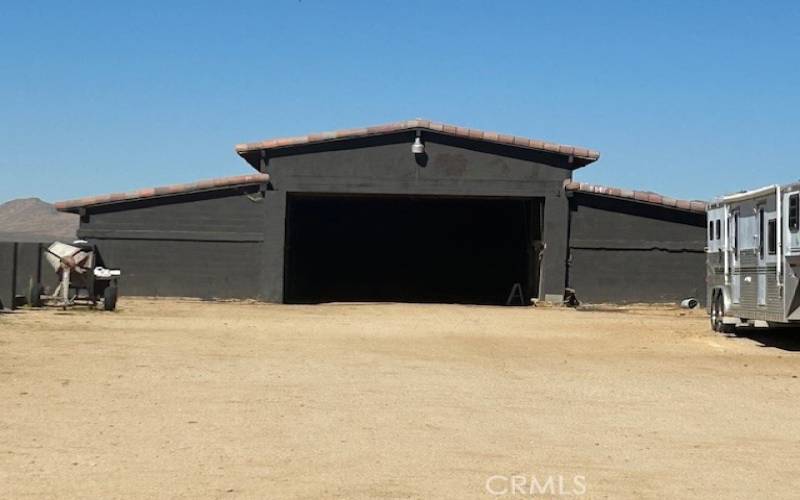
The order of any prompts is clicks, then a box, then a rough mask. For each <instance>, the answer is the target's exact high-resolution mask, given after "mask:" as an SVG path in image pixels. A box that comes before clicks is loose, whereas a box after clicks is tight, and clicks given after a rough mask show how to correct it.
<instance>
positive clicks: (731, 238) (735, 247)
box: [728, 209, 742, 304]
mask: <svg viewBox="0 0 800 500" xmlns="http://www.w3.org/2000/svg"><path fill="white" fill-rule="evenodd" d="M728 248H729V251H730V256H731V295H732V297H731V299H732V300H733V303H734V304H739V303H740V302H741V297H742V286H741V271H740V270H739V209H735V210H733V211H731V213H730V216H729V218H728Z"/></svg>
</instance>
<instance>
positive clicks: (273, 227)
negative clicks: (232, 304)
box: [260, 191, 286, 303]
mask: <svg viewBox="0 0 800 500" xmlns="http://www.w3.org/2000/svg"><path fill="white" fill-rule="evenodd" d="M285 245H286V192H285V191H266V192H265V193H264V241H263V243H262V254H261V263H262V265H261V286H260V289H261V298H262V299H263V300H265V301H267V302H278V303H281V302H283V301H284V292H285V291H284V285H283V284H284V267H285V266H284V257H285Z"/></svg>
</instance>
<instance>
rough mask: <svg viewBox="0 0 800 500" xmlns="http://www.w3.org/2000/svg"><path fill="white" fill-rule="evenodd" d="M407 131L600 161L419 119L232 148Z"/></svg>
mask: <svg viewBox="0 0 800 500" xmlns="http://www.w3.org/2000/svg"><path fill="white" fill-rule="evenodd" d="M409 130H423V131H425V130H427V131H429V132H435V133H437V134H443V135H449V136H453V137H461V138H465V139H472V140H477V141H484V142H492V143H496V144H504V145H507V146H512V147H517V148H524V149H534V150H538V151H546V152H549V153H556V154H561V155H565V156H573V157H575V158H579V159H581V160H583V161H584V162H585V163H591V162H593V161H596V160H597V159H598V158H600V153H598V152H597V151H593V150H591V149H587V148H582V147H578V146H567V145H564V144H556V143H553V142H546V141H540V140H537V139H528V138H526V137H517V136H513V135H504V134H499V133H497V132H486V131H483V130H477V129H471V128H464V127H459V126H456V125H447V124H445V123H437V122H433V121H430V120H423V119H420V118H418V119H415V120H405V121H401V122H395V123H387V124H385V125H376V126H373V127H362V128H351V129H344V130H335V131H333V132H321V133H317V134H309V135H301V136H297V137H284V138H278V139H268V140H265V141H261V142H251V143H247V144H239V145H237V146H236V152H237V153H239V154H240V155H242V154H244V153H247V152H252V151H260V150H263V149H278V148H286V147H290V146H300V145H305V144H318V143H324V142H332V141H340V140H346V139H358V138H363V137H371V136H377V135H386V134H392V133H397V132H405V131H409Z"/></svg>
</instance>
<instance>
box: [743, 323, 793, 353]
mask: <svg viewBox="0 0 800 500" xmlns="http://www.w3.org/2000/svg"><path fill="white" fill-rule="evenodd" d="M730 337H732V338H737V337H738V338H746V339H750V340H754V341H756V342H758V343H759V344H760V345H761V347H774V348H776V349H782V350H784V351H794V352H797V351H800V328H796V327H795V328H771V329H769V330H767V329H763V328H737V329H736V333H733V334H730Z"/></svg>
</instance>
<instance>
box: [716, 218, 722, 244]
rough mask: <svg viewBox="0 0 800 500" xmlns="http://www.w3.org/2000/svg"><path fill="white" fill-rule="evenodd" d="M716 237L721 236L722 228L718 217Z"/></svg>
mask: <svg viewBox="0 0 800 500" xmlns="http://www.w3.org/2000/svg"><path fill="white" fill-rule="evenodd" d="M716 225H717V239H720V238H722V230H721V229H720V228H721V226H722V224H720V222H719V219H717V224H716Z"/></svg>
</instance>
